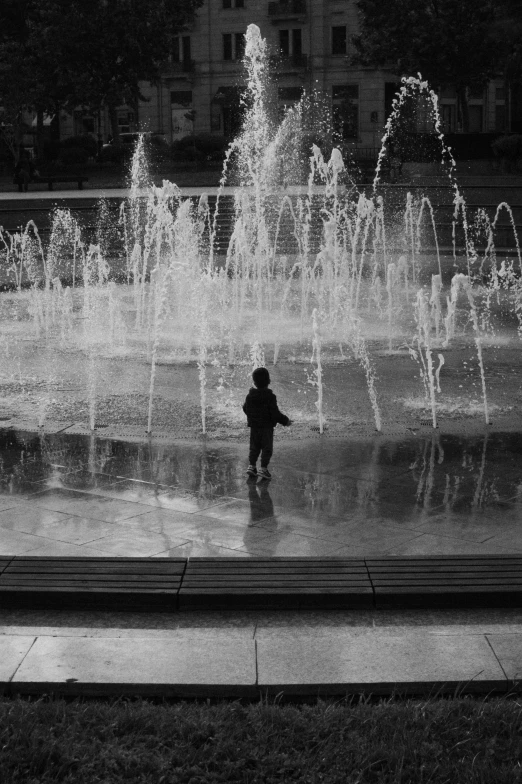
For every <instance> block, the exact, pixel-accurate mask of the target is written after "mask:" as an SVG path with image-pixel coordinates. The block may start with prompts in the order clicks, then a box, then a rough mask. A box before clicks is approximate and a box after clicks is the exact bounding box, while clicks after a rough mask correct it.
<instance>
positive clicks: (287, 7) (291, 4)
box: [268, 0, 306, 20]
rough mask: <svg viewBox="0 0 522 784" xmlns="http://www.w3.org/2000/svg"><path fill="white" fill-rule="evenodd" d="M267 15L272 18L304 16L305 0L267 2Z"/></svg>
mask: <svg viewBox="0 0 522 784" xmlns="http://www.w3.org/2000/svg"><path fill="white" fill-rule="evenodd" d="M268 16H269V17H270V18H271V19H272V20H276V19H291V18H293V17H299V16H306V0H277V2H271V3H268Z"/></svg>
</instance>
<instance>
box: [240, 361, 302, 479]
mask: <svg viewBox="0 0 522 784" xmlns="http://www.w3.org/2000/svg"><path fill="white" fill-rule="evenodd" d="M252 380H253V382H254V384H255V386H254V387H251V389H250V391H249V393H248V395H247V396H246V399H245V402H244V405H243V411H244V412H245V414H246V415H247V424H248V427H249V428H250V451H249V454H248V462H249V466H248V468H247V474H249V476H258V475H259V476H260V477H261V479H270V478H271V476H272V475H271V473H270V471H269V470H268V464H269V462H270V458H271V457H272V452H273V447H274V428H275V426H276V425H277V424H280V425H283V426H284V427H288V425H291V424H292V422H291V420H290V419H289V418H288V417H287V416H285V415H284V414H283V413H281V411H280V410H279V408H278V407H277V398H276V396H275V395H274V393H273V392H272V390H271V389H268V385H269V384H270V374H269V372H268V370H267V369H266V368H256V369H255V370H254V372H253V373H252ZM259 454H261V468H260V470H259V474H258V471H257V468H256V463H257V458H258V457H259Z"/></svg>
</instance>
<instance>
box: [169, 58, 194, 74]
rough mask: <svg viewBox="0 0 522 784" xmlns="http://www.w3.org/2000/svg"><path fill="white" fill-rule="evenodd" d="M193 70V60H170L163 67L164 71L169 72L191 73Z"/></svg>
mask: <svg viewBox="0 0 522 784" xmlns="http://www.w3.org/2000/svg"><path fill="white" fill-rule="evenodd" d="M195 70H196V63H195V61H194V60H170V62H168V63H167V64H166V65H165V68H164V72H168V73H171V74H182V73H186V74H193V73H194V71H195Z"/></svg>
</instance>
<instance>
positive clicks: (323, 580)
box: [0, 555, 522, 612]
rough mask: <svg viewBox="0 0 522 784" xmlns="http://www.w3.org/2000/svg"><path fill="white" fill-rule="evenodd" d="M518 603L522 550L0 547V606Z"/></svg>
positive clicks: (521, 602)
mask: <svg viewBox="0 0 522 784" xmlns="http://www.w3.org/2000/svg"><path fill="white" fill-rule="evenodd" d="M498 606H501V607H520V606H522V555H520V556H519V555H513V556H507V555H498V556H497V555H490V556H472V555H470V556H467V555H462V556H421V557H402V556H389V557H382V558H350V559H344V558H300V557H293V558H189V559H186V558H103V557H100V558H72V557H71V558H69V557H59V556H56V557H47V556H45V557H38V556H23V555H19V556H0V607H31V608H35V609H40V608H45V609H65V608H67V609H82V608H83V609H91V608H98V609H104V610H105V609H106V610H130V611H132V610H148V611H155V612H173V611H176V610H193V609H201V610H203V609H208V610H214V609H225V610H245V609H251V610H255V609H323V610H326V609H340V608H343V609H347V608H353V609H358V608H359V609H371V608H376V609H395V608H397V609H399V608H402V607H417V608H425V609H426V608H436V607H446V608H448V607H449V608H457V607H460V608H467V607H498Z"/></svg>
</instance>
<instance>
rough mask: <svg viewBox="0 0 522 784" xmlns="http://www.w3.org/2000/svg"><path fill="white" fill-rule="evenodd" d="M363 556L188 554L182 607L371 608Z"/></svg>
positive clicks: (371, 593) (182, 591)
mask: <svg viewBox="0 0 522 784" xmlns="http://www.w3.org/2000/svg"><path fill="white" fill-rule="evenodd" d="M372 605H373V591H372V588H371V584H370V580H369V579H368V572H367V570H366V567H365V565H364V560H363V559H362V558H353V559H340V558H331V559H330V558H299V557H293V558H189V561H188V564H187V568H186V570H185V574H184V575H183V581H182V584H181V588H180V591H179V609H180V610H191V609H196V608H197V609H207V608H208V609H267V608H269V609H276V608H281V609H311V608H328V609H334V608H362V607H367V608H370V607H372Z"/></svg>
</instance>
